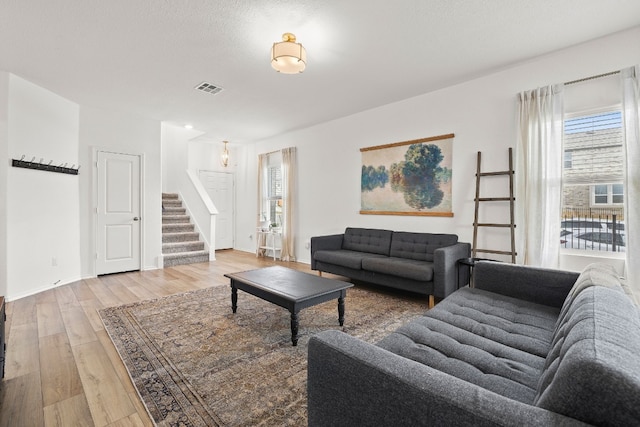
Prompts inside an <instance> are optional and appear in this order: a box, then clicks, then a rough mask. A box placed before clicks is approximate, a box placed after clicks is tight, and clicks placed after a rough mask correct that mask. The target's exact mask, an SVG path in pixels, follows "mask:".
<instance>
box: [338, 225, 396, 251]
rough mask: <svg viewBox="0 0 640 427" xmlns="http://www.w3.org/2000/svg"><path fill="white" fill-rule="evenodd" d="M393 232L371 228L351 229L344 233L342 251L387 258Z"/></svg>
mask: <svg viewBox="0 0 640 427" xmlns="http://www.w3.org/2000/svg"><path fill="white" fill-rule="evenodd" d="M392 234H393V231H390V230H378V229H372V228H351V227H348V228H347V229H346V230H345V231H344V238H343V239H342V249H347V250H350V251H358V252H368V253H372V254H380V255H387V256H389V248H390V247H391V235H392Z"/></svg>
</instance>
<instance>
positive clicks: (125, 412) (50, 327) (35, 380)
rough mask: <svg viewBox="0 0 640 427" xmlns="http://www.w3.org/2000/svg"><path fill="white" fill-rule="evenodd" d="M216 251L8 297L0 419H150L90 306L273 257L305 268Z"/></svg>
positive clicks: (109, 422)
mask: <svg viewBox="0 0 640 427" xmlns="http://www.w3.org/2000/svg"><path fill="white" fill-rule="evenodd" d="M216 258H217V260H216V261H212V262H210V263H200V264H191V265H183V266H177V267H171V268H166V269H162V270H153V271H145V272H133V273H122V274H114V275H108V276H101V277H99V278H97V279H88V280H81V281H79V282H75V283H71V284H68V285H64V286H60V287H58V288H55V289H52V290H48V291H45V292H41V293H39V294H36V295H33V296H30V297H25V298H22V299H19V300H16V301H13V302H9V303H8V304H7V306H6V311H7V323H6V325H5V327H6V329H5V330H6V334H7V360H6V367H5V378H4V380H3V381H2V383H1V385H0V426H12V427H15V426H29V427H37V426H65V427H67V426H83V427H85V426H94V425H95V426H152V425H153V423H152V422H151V420H150V418H149V416H148V415H147V412H146V410H145V408H144V406H143V404H142V402H141V401H140V399H139V398H138V395H137V393H136V390H135V388H134V387H133V385H132V383H131V381H130V379H129V376H128V374H127V371H126V369H125V367H124V365H123V364H122V361H121V360H120V357H119V356H118V353H117V352H116V349H115V347H114V346H113V344H112V343H111V340H110V339H109V336H108V335H107V333H106V332H105V330H104V328H103V325H102V321H101V320H100V318H99V316H98V314H97V311H96V309H99V308H103V307H109V306H115V305H121V304H126V303H131V302H135V301H140V300H145V299H152V298H158V297H162V296H165V295H170V294H175V293H179V292H185V291H189V290H192V289H199V288H207V287H211V286H229V279H227V278H226V277H223V275H224V274H225V273H230V272H236V271H243V270H250V269H253V268H260V267H266V266H269V265H274V264H282V265H285V266H287V267H289V268H294V269H297V270H301V271H307V272H310V268H309V265H307V264H301V263H288V262H287V263H283V262H279V261H273V260H272V259H270V258H262V257H261V258H256V256H255V255H254V254H251V253H246V252H240V251H231V250H230V251H218V252H216ZM314 274H315V273H314ZM229 304H231V303H229Z"/></svg>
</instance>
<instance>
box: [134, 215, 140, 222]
mask: <svg viewBox="0 0 640 427" xmlns="http://www.w3.org/2000/svg"><path fill="white" fill-rule="evenodd" d="M140 219H141V218H138V217H137V216H134V217H133V220H134V221H140Z"/></svg>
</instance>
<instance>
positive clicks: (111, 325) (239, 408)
mask: <svg viewBox="0 0 640 427" xmlns="http://www.w3.org/2000/svg"><path fill="white" fill-rule="evenodd" d="M230 295H231V290H230V288H228V287H214V288H208V289H202V290H197V291H192V292H187V293H183V294H177V295H172V296H168V297H164V298H160V299H157V300H151V301H143V302H139V303H135V304H128V305H123V306H119V307H112V308H106V309H103V310H100V311H99V313H100V316H101V317H102V321H103V322H104V325H105V328H106V330H107V332H108V333H109V335H110V337H111V339H112V341H113V343H114V344H115V346H116V348H117V349H118V352H119V353H120V357H121V358H122V360H123V362H124V364H125V365H126V367H127V369H128V371H129V374H130V376H131V378H132V380H133V383H134V385H135V387H136V388H137V390H138V393H139V394H140V396H141V398H142V400H143V402H144V404H145V405H146V407H147V410H148V411H149V414H150V415H151V417H152V418H153V420H154V421H155V422H156V423H157V424H158V425H159V426H169V425H172V426H173V425H181V426H246V425H260V426H275V425H277V426H284V425H291V426H301V425H306V424H307V407H306V380H307V344H308V341H309V337H310V336H311V335H313V334H314V333H317V332H319V331H323V330H327V329H341V330H343V331H344V332H346V333H348V334H351V335H354V336H357V337H359V338H361V339H363V340H365V341H369V342H376V341H378V340H380V339H381V338H382V337H383V336H385V335H386V334H387V333H389V332H390V331H393V330H395V329H396V328H398V327H399V326H400V325H401V324H403V323H405V322H406V321H407V320H408V319H409V318H411V317H413V316H416V315H418V314H422V313H424V312H425V311H426V307H427V302H426V298H423V297H415V296H412V297H411V296H406V295H395V294H392V293H382V292H380V291H378V290H375V289H367V288H361V287H356V288H351V289H349V290H348V291H347V297H346V299H345V305H346V315H345V326H343V327H340V326H339V325H338V309H337V300H336V301H329V302H326V303H323V304H320V305H317V306H315V307H310V308H307V309H304V310H302V311H301V312H300V314H299V319H300V331H299V335H300V338H299V341H298V346H297V347H293V346H292V345H291V329H290V328H291V326H290V314H289V312H288V311H287V310H285V309H283V308H280V307H277V306H275V305H273V304H270V303H268V302H265V301H263V300H261V299H259V298H256V297H254V296H252V295H249V294H246V293H244V292H242V291H239V292H238V311H237V313H236V314H232V313H231V297H230Z"/></svg>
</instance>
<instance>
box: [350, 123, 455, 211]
mask: <svg viewBox="0 0 640 427" xmlns="http://www.w3.org/2000/svg"><path fill="white" fill-rule="evenodd" d="M453 137H454V135H453V134H448V135H440V136H434V137H430V138H423V139H416V140H412V141H403V142H396V143H393V144H386V145H378V146H375V147H366V148H361V149H360V151H361V153H362V178H361V184H360V189H361V207H360V209H361V210H360V213H361V214H372V215H424V216H453V211H452V208H451V178H452V174H453V170H452V154H453Z"/></svg>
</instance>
